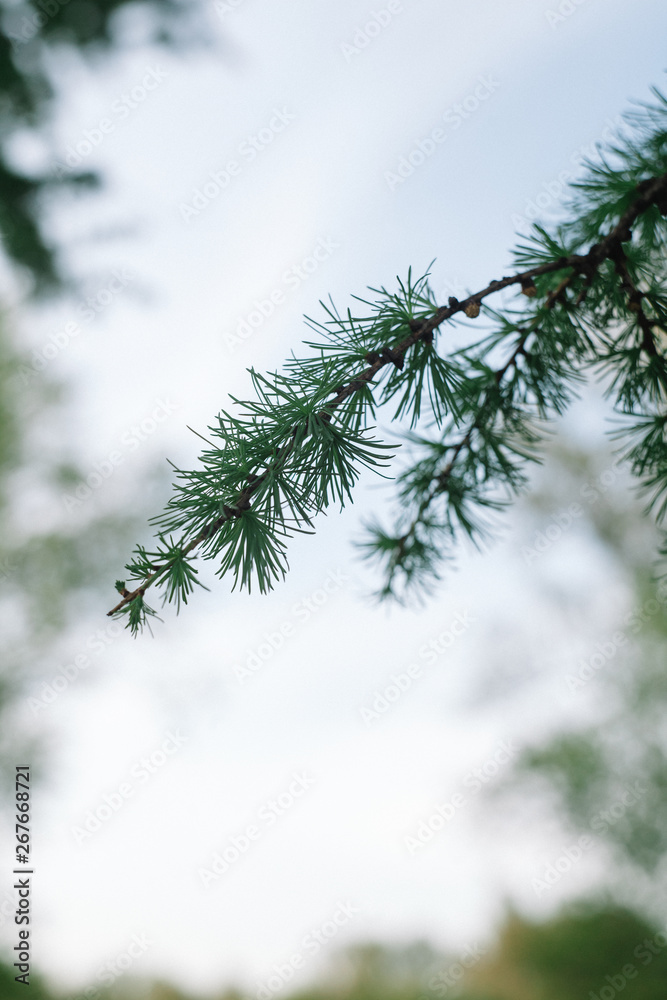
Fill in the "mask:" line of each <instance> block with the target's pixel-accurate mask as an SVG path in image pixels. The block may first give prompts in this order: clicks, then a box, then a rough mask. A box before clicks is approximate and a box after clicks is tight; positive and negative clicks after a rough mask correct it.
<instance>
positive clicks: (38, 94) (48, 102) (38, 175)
mask: <svg viewBox="0 0 667 1000" xmlns="http://www.w3.org/2000/svg"><path fill="white" fill-rule="evenodd" d="M198 10H201V6H200V4H198V3H197V2H196V0H152V2H146V3H138V2H133V0H34V2H30V0H18V2H17V0H0V233H1V234H2V241H3V246H4V250H5V253H6V254H7V256H8V257H9V259H10V260H11V261H12V262H13V263H14V264H17V265H19V266H20V268H21V269H22V270H24V271H25V272H26V273H27V274H28V275H29V276H30V277H31V278H32V282H33V286H34V291H35V292H36V293H42V292H46V291H49V290H54V289H56V288H58V287H59V286H61V285H62V283H63V281H64V274H63V270H62V267H61V265H60V262H59V259H58V249H57V247H55V246H54V245H53V243H52V242H51V241H50V240H49V238H48V236H47V235H46V232H45V229H44V209H45V206H46V205H47V204H48V202H49V199H51V198H53V197H55V196H57V194H58V193H59V192H62V191H63V190H64V189H66V188H69V189H71V188H72V187H73V186H74V187H81V186H94V185H96V184H97V183H98V180H99V178H98V177H97V176H96V175H95V174H93V173H91V172H89V171H85V172H78V173H77V172H72V173H68V174H67V175H63V174H62V172H60V173H59V172H58V171H54V169H53V168H52V167H51V166H47V165H45V166H44V168H43V169H42V170H41V171H36V172H29V171H27V170H26V169H25V168H24V167H23V166H22V165H21V163H20V159H19V158H17V156H16V139H17V138H18V137H19V136H20V135H21V133H24V132H25V131H26V130H28V131H38V132H39V134H40V136H41V137H42V138H44V139H46V138H47V136H48V123H49V116H50V113H51V111H52V107H53V102H54V99H56V92H57V80H56V79H55V78H54V72H55V71H54V65H57V61H54V55H57V54H58V53H59V52H60V53H62V51H63V50H67V49H70V50H71V49H72V48H76V49H77V50H78V51H80V52H83V53H84V54H86V55H90V56H91V57H92V56H96V57H99V55H100V54H102V53H110V52H112V51H113V50H114V49H115V48H118V47H120V46H121V45H122V44H123V43H122V41H121V38H120V33H119V31H118V27H119V24H120V23H121V18H122V16H124V15H126V14H128V13H130V14H131V13H132V12H133V11H134V12H135V13H136V12H141V13H142V14H143V17H142V19H141V24H142V25H148V29H147V33H146V36H145V37H144V38H143V39H142V41H143V42H151V41H152V42H157V43H161V44H166V45H170V46H177V45H180V46H182V45H184V44H190V43H192V42H194V41H195V40H198V41H199V42H201V41H203V37H204V34H203V31H202V30H201V27H200V26H198V25H197V23H196V13H197V11H198ZM146 15H148V16H146ZM51 159H52V161H53V162H55V156H52V157H51Z"/></svg>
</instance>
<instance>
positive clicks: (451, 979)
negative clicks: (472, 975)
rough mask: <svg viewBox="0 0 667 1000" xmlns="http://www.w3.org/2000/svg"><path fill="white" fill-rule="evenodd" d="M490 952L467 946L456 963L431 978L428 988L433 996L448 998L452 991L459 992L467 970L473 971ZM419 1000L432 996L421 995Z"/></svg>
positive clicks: (475, 945) (428, 999)
mask: <svg viewBox="0 0 667 1000" xmlns="http://www.w3.org/2000/svg"><path fill="white" fill-rule="evenodd" d="M488 950H489V949H488V948H483V947H482V945H480V944H470V945H467V946H466V947H465V948H464V949H463V951H462V952H461V954H460V955H459V957H458V959H457V960H456V961H454V962H450V963H449V965H447V966H446V967H445V968H444V969H441V970H440V971H439V972H438V973H436V975H434V976H431V978H430V979H429V980H428V982H427V984H426V986H427V988H428V989H429V990H430V992H431V994H435V995H436V996H438V997H446V996H447V994H448V993H450V991H452V992H455V993H456V992H458V991H459V989H460V986H461V980H462V979H463V977H464V976H465V973H466V969H472V967H473V966H474V965H477V963H478V962H479V961H480V960H481V959H482V958H483V957H484V955H486V954H487V952H488ZM450 995H451V994H450ZM417 1000H430V996H429V995H428V994H425V993H421V994H420V995H419V997H418V998H417Z"/></svg>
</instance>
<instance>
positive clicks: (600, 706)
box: [500, 442, 667, 916]
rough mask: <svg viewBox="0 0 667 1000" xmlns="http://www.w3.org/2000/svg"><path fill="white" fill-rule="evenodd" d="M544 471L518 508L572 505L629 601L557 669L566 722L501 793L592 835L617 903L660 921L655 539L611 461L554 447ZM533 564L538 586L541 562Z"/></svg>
mask: <svg viewBox="0 0 667 1000" xmlns="http://www.w3.org/2000/svg"><path fill="white" fill-rule="evenodd" d="M544 473H545V474H544V477H543V482H542V485H541V487H539V488H538V489H537V490H536V491H535V493H534V494H533V495H532V496H531V497H530V498H529V499H527V500H526V502H525V509H526V510H528V511H530V508H532V509H533V510H535V511H538V512H539V513H540V515H541V518H542V524H543V522H544V516H545V514H546V512H547V511H551V512H553V511H554V510H556V511H558V510H561V511H563V510H567V509H568V507H569V505H570V504H571V503H573V502H579V503H580V505H581V507H582V514H581V516H580V517H579V519H578V525H577V529H576V530H577V531H579V532H584V533H587V534H588V538H589V542H588V544H589V545H590V543H591V542H593V544H595V543H596V542H597V543H599V545H600V548H601V551H602V552H603V553H604V556H605V558H606V559H607V560H608V565H609V571H608V577H609V583H610V587H614V586H615V585H616V590H617V591H618V586H617V585H618V584H623V589H624V590H625V591H626V592H627V595H628V600H627V605H626V609H625V611H623V610H621V611H620V612H619V607H618V592H617V593H616V596H615V602H614V603H613V605H612V601H611V600H610V601H609V604H610V607H609V609H608V612H606V618H607V621H606V624H603V625H602V628H603V629H604V631H601V632H600V634H599V642H597V643H596V644H595V645H593V646H592V647H591V649H590V652H589V654H588V655H587V656H586V657H583V658H580V659H578V660H577V661H576V662H571V663H569V664H568V665H567V667H566V673H564V677H563V680H564V682H565V681H566V682H567V686H568V688H569V692H570V696H571V698H572V699H573V712H572V721H571V723H570V724H568V725H567V726H566V727H565V728H563V729H561V731H559V732H557V733H555V734H553V733H552V735H551V736H550V737H549V738H548V739H546V740H545V741H543V742H535V743H534V744H533V745H532V746H530V747H529V748H527V749H526V750H525V751H524V753H523V755H522V757H521V758H520V760H519V763H518V765H517V767H516V769H515V771H514V772H513V774H512V775H511V777H510V778H509V780H508V782H507V783H506V784H505V785H504V787H503V788H501V789H500V793H501V794H502V793H503V792H505V791H508V790H509V791H510V792H511V793H512V794H514V793H516V792H519V793H520V794H523V795H528V796H531V797H535V796H542V797H543V799H544V801H545V802H551V808H552V809H553V811H554V813H555V815H556V816H557V817H558V820H559V822H560V823H561V825H563V826H565V827H566V828H567V831H568V834H571V833H572V832H576V833H577V834H587V835H589V836H591V835H592V836H593V837H594V839H595V840H596V842H597V843H598V844H599V845H601V846H602V847H603V848H604V850H605V854H606V857H607V858H608V860H609V863H610V866H611V867H610V872H609V874H610V876H611V878H612V881H613V882H614V886H615V891H617V893H618V894H619V895H618V898H619V899H620V900H626V901H627V900H631V901H632V903H633V905H635V906H637V905H638V906H642V905H644V904H645V905H646V907H647V912H652V913H654V914H660V916H663V915H667V908H666V907H665V905H664V886H665V880H666V877H667V866H666V864H665V859H666V857H667V727H666V726H665V717H666V715H665V708H666V706H667V671H665V661H666V659H667V656H666V654H667V589H666V588H665V587H664V585H663V586H660V585H656V583H655V581H654V580H653V578H652V575H651V561H652V555H653V552H654V551H655V539H656V537H657V533H656V529H655V528H654V526H652V525H651V524H650V523H649V522H648V521H646V520H645V519H644V518H643V517H642V512H641V506H640V504H639V502H638V500H637V499H636V497H633V491H632V489H631V488H628V489H625V490H624V489H623V486H628V485H629V484H630V483H631V479H630V477H629V475H628V474H627V473H626V471H625V470H624V469H623V467H622V466H619V465H618V464H615V463H614V462H613V459H612V458H611V457H610V456H604V455H601V454H600V455H597V456H591V455H586V454H585V453H584V452H582V451H578V450H576V449H574V448H572V447H571V446H568V445H566V444H565V443H563V442H561V443H559V444H558V446H557V447H556V448H554V449H553V450H552V462H551V463H548V464H547V466H546V467H545V470H544ZM582 499H583V500H586V501H587V502H583V503H582ZM524 523H525V522H524ZM529 536H530V533H529V532H528V533H527V536H526V537H527V538H528V537H529ZM556 544H558V543H556ZM584 544H585V542H584ZM580 558H585V557H582V556H580ZM545 562H546V563H548V559H546V560H545ZM535 566H536V570H537V574H536V575H537V579H538V580H539V579H542V582H543V583H544V581H545V578H544V577H543V576H542V574H543V572H547V575H548V570H547V569H546V566H545V564H544V563H542V562H540V563H538V564H535ZM537 567H539V569H538V568H537ZM573 569H575V567H574V566H573ZM575 591H576V588H574V589H573V593H572V594H571V595H569V598H568V599H569V601H570V602H571V611H572V615H573V619H576V620H577V621H578V622H579V627H580V625H581V622H582V620H583V618H585V615H586V608H585V606H584V607H582V606H581V603H580V602H581V594H580V592H577V593H575ZM576 627H577V625H575V628H576ZM621 637H622V639H623V641H620V639H621ZM564 690H565V687H564ZM584 704H585V705H586V707H587V713H586V714H585V715H582V713H581V712H580V711H579V708H581V707H582V705H584ZM575 707H576V708H577V711H574V709H575ZM584 719H585V721H583V720H584ZM610 888H611V886H610Z"/></svg>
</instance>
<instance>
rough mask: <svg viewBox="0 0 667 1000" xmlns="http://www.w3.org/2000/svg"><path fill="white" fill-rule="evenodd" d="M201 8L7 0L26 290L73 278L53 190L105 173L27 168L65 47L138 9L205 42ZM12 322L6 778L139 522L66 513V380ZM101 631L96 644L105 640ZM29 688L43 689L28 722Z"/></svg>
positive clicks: (0, 213)
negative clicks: (26, 153)
mask: <svg viewBox="0 0 667 1000" xmlns="http://www.w3.org/2000/svg"><path fill="white" fill-rule="evenodd" d="M201 9H202V7H201V4H200V3H198V2H197V0H191V2H190V0H153V2H146V3H140V2H132V0H35V2H29V0H0V236H1V237H2V245H3V249H4V253H5V255H6V257H7V260H8V262H9V264H10V265H13V266H15V267H16V268H17V269H18V271H19V272H20V273H22V274H23V275H24V276H27V277H28V278H29V283H30V286H31V287H30V289H29V292H30V293H31V294H35V295H42V294H45V293H56V292H58V291H59V290H62V289H64V288H65V287H67V285H68V284H69V283H70V282H69V279H68V276H67V275H66V273H65V272H64V269H63V267H62V264H61V261H60V257H59V248H58V247H56V246H54V245H53V243H52V242H50V240H49V238H48V236H47V234H46V227H45V219H46V210H47V208H48V205H49V203H50V200H51V199H53V198H56V197H58V194H59V193H63V192H64V190H65V189H67V188H71V187H72V186H74V187H75V188H81V187H84V186H87V187H92V186H96V185H97V184H98V183H99V178H98V177H97V176H96V175H94V174H92V173H90V172H85V173H78V174H77V173H76V172H68V173H67V174H65V175H63V173H62V171H61V172H60V173H59V172H58V171H56V170H54V169H53V168H52V165H51V164H52V163H55V162H56V157H55V152H54V151H52V150H50V151H49V152H50V153H53V155H49V158H48V159H49V162H48V164H45V166H44V168H43V169H42V170H41V171H32V172H31V171H28V170H27V169H26V168H25V166H24V165H23V164H22V163H21V157H20V156H19V155H18V154H17V149H18V144H17V140H20V139H21V138H22V137H23V136H24V135H25V134H26V132H27V133H36V134H38V135H39V137H40V138H41V140H42V142H43V145H44V147H45V148H47V149H48V148H49V146H50V144H51V143H52V137H51V135H50V131H49V124H50V117H51V113H52V111H53V108H54V105H55V102H56V101H57V97H58V94H57V83H58V81H57V65H58V59H57V57H58V56H59V55H63V54H65V53H67V52H71V51H72V50H76V51H78V52H80V53H82V54H83V55H85V56H87V57H90V58H91V59H92V58H95V59H99V58H100V57H101V56H107V57H110V56H112V55H113V53H114V52H116V51H119V50H120V49H122V48H123V47H124V46H125V45H126V41H125V39H126V37H127V35H128V32H127V30H125V31H123V18H127V17H131V18H133V21H132V24H133V31H132V32H131V34H132V38H133V43H132V44H150V43H151V42H152V43H158V44H164V45H168V46H171V47H177V46H181V47H182V46H187V45H190V44H201V43H203V41H204V40H205V39H204V33H203V31H202V30H201V25H200V24H198V22H197V14H198V12H199V13H200V12H201ZM137 15H141V16H137ZM125 27H127V25H125ZM142 32H143V36H142V35H141V33H142ZM140 36H141V37H140ZM12 334H13V330H12V328H11V324H10V322H9V321H8V318H7V317H6V316H4V315H0V623H2V633H3V638H2V640H1V642H0V655H1V657H2V659H1V663H2V665H1V667H0V782H1V781H2V780H3V779H4V778H5V777H6V770H5V767H6V764H7V762H8V756H7V755H8V753H9V750H10V748H11V750H12V754H13V758H12V759H13V763H15V761H16V754H17V753H19V754H20V753H21V752H22V751H23V752H25V753H26V755H27V756H29V757H30V760H31V762H32V766H33V771H36V770H38V764H39V756H40V751H41V752H42V753H43V751H44V749H45V747H44V744H43V742H42V741H41V740H40V742H39V745H38V743H37V742H36V739H35V737H34V736H33V735H31V734H32V732H33V731H34V730H36V729H41V730H42V733H43V731H44V730H43V726H41V722H42V721H43V719H41V720H40V719H39V713H40V711H41V709H40V708H39V705H38V706H37V709H35V705H36V704H37V702H40V696H41V695H43V698H44V699H48V697H50V691H49V682H50V681H51V680H53V676H54V675H55V674H57V673H58V670H59V666H60V664H59V663H58V661H57V659H56V656H57V654H56V655H55V656H54V648H55V646H54V644H55V643H56V640H57V638H58V636H59V635H61V634H62V633H63V631H64V629H65V627H66V625H67V624H68V622H69V621H70V616H71V612H72V609H73V607H75V606H76V608H77V614H78V615H80V614H81V612H82V611H85V609H86V607H87V605H88V602H89V601H90V597H91V593H94V592H95V588H96V586H97V585H98V582H99V581H100V579H101V577H102V576H103V575H104V573H105V569H104V567H106V572H107V573H108V572H109V569H108V567H109V566H110V565H111V560H112V558H113V554H114V553H115V551H116V549H117V546H118V545H120V544H127V542H129V538H130V534H129V533H130V530H131V529H130V525H133V526H135V528H136V525H137V520H136V515H134V514H133V515H127V514H125V513H120V512H119V511H117V510H112V509H109V508H107V509H106V510H104V511H102V512H100V511H99V510H96V511H95V513H92V512H91V515H90V516H89V517H88V518H86V519H83V520H80V521H79V523H77V524H76V525H74V524H72V523H70V522H68V520H67V518H66V516H64V511H63V504H62V502H61V495H62V491H63V490H64V489H66V488H67V487H71V486H72V485H73V484H78V483H79V482H80V481H81V480H82V479H83V473H82V470H81V469H80V468H78V467H77V463H76V462H75V461H74V460H73V458H72V455H71V454H70V453H69V452H68V451H67V448H66V446H65V443H64V442H65V439H66V435H65V434H64V433H62V434H61V435H60V440H59V441H54V440H53V436H52V434H51V435H49V434H48V433H45V431H46V428H47V426H48V427H49V430H51V431H52V430H53V428H54V427H57V426H58V423H57V422H58V417H59V412H60V411H59V404H60V402H61V400H62V396H63V387H62V386H61V385H59V384H57V383H56V382H55V381H54V380H53V379H51V378H50V377H49V376H47V375H45V374H44V373H36V372H35V371H34V370H33V369H32V367H31V366H29V365H27V364H26V358H25V357H24V356H23V353H22V351H21V350H20V348H19V347H17V346H16V345H15V344H14V342H13V336H12ZM49 441H51V444H49V443H48V442H49ZM28 496H29V497H30V501H31V502H29V503H28V508H29V509H37V510H38V511H40V516H39V517H37V518H36V519H33V520H32V521H30V519H29V518H26V516H25V508H26V498H27V497H28ZM47 512H48V514H47ZM91 641H93V640H92V639H91ZM94 641H96V642H97V645H98V646H99V645H100V644H102V645H103V644H104V643H106V642H107V641H108V639H107V638H106V637H104V636H102V637H101V638H98V639H97V640H94ZM54 659H56V663H55V664H54V663H51V666H50V667H49V666H48V661H49V660H52V661H53V660H54ZM29 693H30V694H32V695H34V696H36V697H33V702H32V704H33V712H32V716H31V714H30V713H28V721H26V706H27V704H28V703H29V702H28V694H29ZM40 704H42V706H43V707H44V708H45V707H46V702H45V701H43V702H40ZM35 712H37V714H35ZM31 722H34V723H39V724H40V725H35V726H32V725H31Z"/></svg>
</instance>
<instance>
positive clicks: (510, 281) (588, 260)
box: [107, 174, 667, 615]
mask: <svg viewBox="0 0 667 1000" xmlns="http://www.w3.org/2000/svg"><path fill="white" fill-rule="evenodd" d="M637 191H638V194H637V197H636V198H635V200H634V201H633V203H632V205H630V206H629V207H628V208H627V209H626V211H625V212H624V213H623V215H622V216H621V218H620V219H619V221H618V223H617V225H616V226H615V227H614V228H613V229H612V230H611V232H610V233H609V234H608V235H607V236H605V237H604V239H603V240H601V242H600V243H596V244H595V245H594V246H593V247H591V249H590V250H589V252H588V253H587V254H569V255H568V256H563V257H559V258H558V260H555V261H551V262H549V263H548V264H540V265H539V266H538V267H534V268H531V269H529V270H527V271H522V272H520V273H518V274H512V275H508V276H505V277H503V278H500V279H499V280H498V279H496V280H494V281H491V282H489V284H488V285H487V286H486V287H485V288H483V289H481V291H478V292H474V293H473V294H472V295H469V296H468V298H467V299H463V300H462V301H460V302H459V301H458V300H457V299H455V298H451V299H450V300H449V304H448V305H447V306H441V307H440V308H439V309H436V311H435V312H434V313H433V315H432V316H430V317H429V318H428V319H426V320H424V321H423V322H421V323H419V322H418V321H412V322H411V323H410V331H411V332H410V334H409V336H407V337H405V338H404V339H403V340H402V341H400V343H398V344H396V345H394V347H393V348H385V350H384V351H383V353H382V354H381V355H379V356H376V357H375V359H374V360H373V362H372V363H371V364H369V366H368V367H367V368H365V369H364V370H363V371H361V372H359V373H358V374H357V375H355V376H354V378H352V379H351V380H350V381H349V382H348V383H347V384H346V385H343V386H337V387H336V395H335V396H334V398H333V400H331V402H329V403H327V404H326V407H325V408H324V409H322V410H321V411H320V412H319V414H318V416H319V417H320V418H321V419H325V420H330V419H331V414H332V413H333V411H334V410H335V409H336V408H337V407H339V406H340V405H341V403H343V402H344V401H345V400H346V399H347V398H348V397H349V396H351V395H353V393H355V392H358V391H359V390H360V389H362V388H364V387H365V386H367V385H368V384H369V383H371V382H372V381H373V379H374V378H375V376H376V375H377V373H378V372H379V371H380V370H381V369H382V368H383V367H384V366H385V365H388V364H393V365H395V366H396V367H397V368H400V367H401V366H402V363H403V357H404V355H405V353H406V351H408V350H409V349H410V348H411V347H413V346H414V345H415V344H416V343H417V342H418V341H419V340H424V341H426V342H427V343H430V342H432V340H433V332H434V331H435V330H436V329H437V328H438V327H439V326H440V325H441V324H442V323H444V322H445V320H448V319H451V317H452V316H454V315H455V314H456V313H458V312H464V313H466V314H468V315H476V314H477V310H476V309H475V306H478V305H479V303H480V302H481V300H482V299H485V298H487V296H489V295H493V294H495V293H496V292H499V291H501V289H503V288H508V287H510V286H511V285H516V284H520V285H522V287H523V288H525V287H528V286H529V285H530V283H531V282H532V279H533V278H536V277H537V276H538V275H542V274H551V273H553V272H555V271H561V270H564V269H566V268H572V273H571V274H570V275H566V276H565V277H564V278H563V280H562V281H561V282H560V284H559V285H558V287H557V288H556V289H555V290H554V291H552V292H550V293H549V296H548V298H547V306H548V307H552V306H553V305H554V304H555V302H556V300H558V299H559V298H560V297H561V296H562V295H563V294H564V292H565V289H566V288H567V286H568V285H569V284H570V283H571V281H572V279H573V278H574V276H575V275H576V274H585V275H586V276H587V280H588V276H589V275H590V274H591V273H594V272H595V270H596V269H597V268H598V267H599V265H600V264H601V263H602V261H603V260H606V259H608V258H612V259H613V257H614V254H617V251H618V248H619V247H620V246H621V243H623V242H625V241H626V240H628V239H630V233H631V227H632V225H633V223H634V222H635V220H636V219H637V218H638V217H639V216H640V215H641V214H642V212H644V211H645V210H646V209H647V208H648V207H649V206H650V205H653V204H655V205H657V206H658V208H659V209H660V211H661V212H663V214H664V213H665V212H667V174H663V175H662V176H661V177H654V178H650V179H649V180H646V181H642V182H641V184H639V185H638V186H637ZM577 304H578V300H577ZM654 346H655V345H654ZM473 429H474V428H473V427H471V428H470V430H469V431H468V434H467V435H466V437H464V438H463V439H462V440H461V441H460V442H459V444H458V445H456V446H454V448H455V451H454V455H453V457H452V460H451V461H452V462H453V460H454V459H455V458H456V457H457V455H458V454H459V452H460V450H461V449H462V448H463V447H464V446H465V445H466V444H467V443H469V440H467V439H469V435H470V434H471V433H472V430H473ZM297 432H298V428H295V429H294V433H293V436H292V442H291V443H290V444H288V445H286V446H285V449H283V452H281V453H280V454H279V455H278V457H277V459H276V461H277V462H280V461H283V460H284V459H285V458H286V457H287V455H289V453H290V451H291V448H292V447H293V441H294V437H295V436H296V434H297ZM450 465H451V462H450ZM447 468H449V466H448V467H446V469H445V470H443V472H442V473H441V474H440V475H441V476H442V475H444V474H445V472H446V471H447ZM449 471H450V472H451V468H450V469H449ZM448 474H449V473H448ZM267 475H268V471H267V472H265V473H263V474H262V475H259V476H258V477H257V478H256V479H254V480H253V481H252V482H251V483H249V484H248V485H247V486H246V487H245V489H243V490H242V491H241V492H240V493H239V494H238V496H237V498H236V503H235V504H233V505H230V506H229V507H226V508H224V509H223V513H222V514H221V515H220V516H219V517H218V518H216V519H215V520H214V521H211V522H209V524H207V525H205V526H204V527H203V528H202V529H201V531H200V532H199V533H198V534H197V535H196V536H195V537H194V538H193V539H192V541H190V542H188V544H187V545H186V546H185V547H184V548H183V550H182V553H181V555H182V556H183V555H189V553H190V552H192V551H193V550H194V549H195V548H197V546H198V545H200V544H201V543H202V542H203V541H205V539H207V538H210V537H211V536H212V535H214V534H216V533H217V532H218V531H219V530H220V528H221V527H222V525H223V524H225V523H226V522H227V521H229V520H231V518H232V517H240V516H241V515H242V514H243V511H244V510H248V509H249V507H250V498H251V497H252V495H253V493H254V492H255V491H256V490H257V489H259V487H260V485H261V483H262V482H263V480H264V479H265V478H266V476H267ZM434 495H435V494H434ZM428 502H429V503H430V500H429V501H428ZM426 506H428V504H427V505H426ZM424 509H425V508H424ZM420 510H421V505H420ZM421 513H423V510H422V511H421ZM171 565H172V563H170V562H167V563H165V564H164V565H162V566H159V567H157V568H156V569H155V571H154V572H153V573H152V574H151V575H150V576H148V577H146V579H145V580H144V581H143V582H142V584H141V586H139V587H137V588H136V590H133V591H127V590H126V588H124V589H123V591H122V592H121V593H122V600H121V601H119V602H118V604H117V605H116V606H115V607H114V608H112V609H111V611H108V612H107V615H114V614H116V613H117V612H119V611H121V610H122V609H123V608H124V607H125V606H126V605H127V604H129V603H130V601H133V600H134V599H135V598H137V597H140V596H143V594H144V592H145V591H146V590H147V589H148V587H150V586H151V585H152V584H153V583H154V582H155V580H156V579H157V577H158V576H159V575H160V574H161V573H163V572H164V571H165V570H167V569H169V568H170V567H171Z"/></svg>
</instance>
